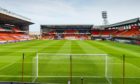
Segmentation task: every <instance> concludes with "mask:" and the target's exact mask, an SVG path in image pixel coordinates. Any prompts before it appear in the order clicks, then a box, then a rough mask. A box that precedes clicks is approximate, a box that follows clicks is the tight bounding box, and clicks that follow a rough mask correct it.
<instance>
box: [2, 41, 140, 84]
mask: <svg viewBox="0 0 140 84" xmlns="http://www.w3.org/2000/svg"><path fill="white" fill-rule="evenodd" d="M23 55H24V57H23ZM101 55H102V56H101ZM106 55H107V58H106ZM124 56H125V59H124V58H123V57H124ZM70 80H71V81H72V84H140V46H138V45H130V44H124V43H117V42H110V41H92V40H87V41H80V40H73V41H72V40H33V41H27V42H19V43H11V44H4V45H0V81H15V82H16V81H18V82H39V83H43V84H44V83H47V84H68V81H70Z"/></svg>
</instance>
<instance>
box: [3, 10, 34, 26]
mask: <svg viewBox="0 0 140 84" xmlns="http://www.w3.org/2000/svg"><path fill="white" fill-rule="evenodd" d="M0 15H3V16H6V17H10V18H13V19H15V20H18V21H22V22H25V23H28V24H34V23H33V22H31V19H29V18H27V17H24V16H22V15H19V14H16V13H13V12H11V11H9V10H7V9H4V8H2V7H0ZM0 17H1V16H0ZM1 20H2V18H1ZM18 21H17V22H18Z"/></svg>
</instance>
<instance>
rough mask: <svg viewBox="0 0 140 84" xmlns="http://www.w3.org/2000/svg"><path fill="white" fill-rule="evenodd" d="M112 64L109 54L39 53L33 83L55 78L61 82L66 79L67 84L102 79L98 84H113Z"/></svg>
mask: <svg viewBox="0 0 140 84" xmlns="http://www.w3.org/2000/svg"><path fill="white" fill-rule="evenodd" d="M110 64H111V63H110V59H109V55H108V54H53V53H37V54H36V56H35V57H34V58H33V79H32V82H33V83H35V82H42V81H39V79H41V78H45V79H53V78H55V79H60V81H61V79H62V81H64V80H63V79H66V80H67V84H72V82H73V81H76V79H81V81H83V80H84V79H86V81H88V79H90V80H94V79H95V81H96V79H102V80H100V82H99V81H98V83H100V84H112V77H111V65H110ZM61 71H62V72H61ZM66 80H65V81H66ZM45 82H48V81H45ZM53 82H54V81H53ZM49 83H50V81H49ZM51 83H52V81H51ZM61 83H62V82H61ZM96 83H97V81H96Z"/></svg>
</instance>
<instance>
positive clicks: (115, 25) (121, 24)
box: [104, 18, 140, 28]
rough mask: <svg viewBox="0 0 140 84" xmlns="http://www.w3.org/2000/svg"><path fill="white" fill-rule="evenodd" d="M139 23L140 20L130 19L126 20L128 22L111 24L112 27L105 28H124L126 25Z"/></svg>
mask: <svg viewBox="0 0 140 84" xmlns="http://www.w3.org/2000/svg"><path fill="white" fill-rule="evenodd" d="M139 21H140V18H134V19H130V20H126V21H122V22H118V23H114V24H110V25H107V26H104V27H105V28H109V27H119V26H124V25H128V24H133V23H138V22H139Z"/></svg>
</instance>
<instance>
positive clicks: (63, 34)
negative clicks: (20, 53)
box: [41, 25, 92, 40]
mask: <svg viewBox="0 0 140 84" xmlns="http://www.w3.org/2000/svg"><path fill="white" fill-rule="evenodd" d="M41 27H42V28H41V31H42V33H41V35H42V39H49V40H54V39H56V40H58V39H64V40H88V39H91V38H90V34H91V33H90V30H91V28H92V25H41Z"/></svg>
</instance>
